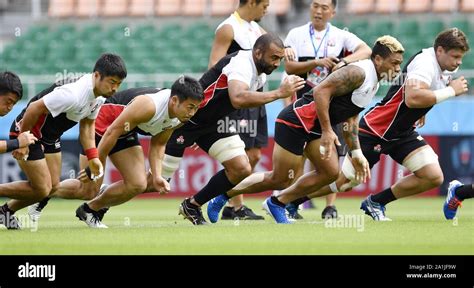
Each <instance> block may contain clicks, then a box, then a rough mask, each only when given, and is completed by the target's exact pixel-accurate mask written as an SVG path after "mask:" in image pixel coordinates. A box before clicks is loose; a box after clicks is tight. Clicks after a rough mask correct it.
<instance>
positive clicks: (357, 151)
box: [351, 149, 364, 158]
mask: <svg viewBox="0 0 474 288" xmlns="http://www.w3.org/2000/svg"><path fill="white" fill-rule="evenodd" d="M351 158H364V153H362V149H355V150H352V151H351Z"/></svg>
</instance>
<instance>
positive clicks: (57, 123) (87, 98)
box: [15, 74, 105, 143]
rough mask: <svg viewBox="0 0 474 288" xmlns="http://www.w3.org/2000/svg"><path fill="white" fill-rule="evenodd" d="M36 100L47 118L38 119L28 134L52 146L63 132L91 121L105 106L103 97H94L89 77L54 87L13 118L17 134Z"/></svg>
mask: <svg viewBox="0 0 474 288" xmlns="http://www.w3.org/2000/svg"><path fill="white" fill-rule="evenodd" d="M40 99H43V101H44V104H45V106H46V108H47V109H48V111H49V114H45V115H41V116H40V118H39V119H38V121H37V122H36V124H35V126H34V127H33V128H32V129H31V132H32V133H33V134H34V135H35V136H36V137H37V138H38V139H42V140H43V142H45V143H55V142H56V141H57V140H58V139H60V137H61V135H62V134H63V133H64V132H66V131H67V130H69V129H71V128H72V127H74V126H75V125H76V124H77V123H78V122H80V121H81V120H82V119H85V118H88V119H95V118H96V117H97V114H98V113H99V110H100V107H101V106H102V104H103V103H104V102H105V98H104V97H101V96H99V97H95V95H94V85H93V76H92V74H86V75H84V76H82V77H80V78H77V79H74V80H65V81H63V82H61V83H59V82H58V83H55V84H53V85H52V86H51V87H49V88H47V89H45V90H43V91H41V92H40V93H39V94H38V95H36V96H35V97H33V98H32V99H31V100H30V102H29V103H28V105H27V107H25V109H23V111H22V112H21V113H20V115H18V116H17V118H16V120H15V125H16V127H15V130H16V131H17V132H19V131H20V125H21V124H20V123H21V121H22V119H23V116H24V114H25V112H26V109H27V108H28V106H29V105H30V104H31V103H33V102H35V101H37V100H40Z"/></svg>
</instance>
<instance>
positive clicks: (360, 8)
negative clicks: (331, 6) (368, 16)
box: [346, 0, 375, 14]
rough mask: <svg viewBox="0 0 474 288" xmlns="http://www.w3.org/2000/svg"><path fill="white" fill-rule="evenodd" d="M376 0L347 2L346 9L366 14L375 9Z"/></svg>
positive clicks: (350, 11)
mask: <svg viewBox="0 0 474 288" xmlns="http://www.w3.org/2000/svg"><path fill="white" fill-rule="evenodd" d="M374 2H375V0H352V1H349V3H347V6H346V10H347V12H349V13H354V14H364V13H370V12H372V11H374Z"/></svg>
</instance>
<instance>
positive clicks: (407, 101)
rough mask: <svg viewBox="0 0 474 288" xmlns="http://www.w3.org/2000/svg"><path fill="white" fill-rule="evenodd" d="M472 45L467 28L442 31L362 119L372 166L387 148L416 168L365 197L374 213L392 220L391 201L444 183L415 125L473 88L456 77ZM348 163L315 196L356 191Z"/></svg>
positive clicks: (363, 138)
mask: <svg viewBox="0 0 474 288" xmlns="http://www.w3.org/2000/svg"><path fill="white" fill-rule="evenodd" d="M468 50H469V45H468V42H467V39H466V36H465V34H464V33H463V32H462V31H460V30H458V29H456V28H452V29H447V30H445V31H443V32H441V33H440V34H439V35H438V36H437V37H436V39H435V41H434V45H433V47H431V48H427V49H423V50H422V51H420V52H419V53H417V54H416V55H414V56H413V57H412V58H411V59H410V60H409V61H408V63H407V64H406V66H405V68H404V70H403V73H402V75H401V77H400V79H399V81H397V84H395V85H392V87H391V88H390V90H389V91H388V93H387V96H385V98H384V99H383V100H382V101H381V102H380V103H378V104H377V105H375V106H374V107H373V108H371V109H370V110H369V111H368V112H367V113H366V114H365V115H364V117H363V118H362V119H361V120H360V124H359V126H360V131H359V138H360V144H361V149H362V152H363V154H364V156H365V157H366V158H367V160H368V161H369V165H370V167H373V166H374V165H375V164H376V163H377V162H378V161H379V159H380V155H381V154H386V155H389V156H390V157H392V158H393V159H394V160H395V161H396V162H398V163H399V164H401V165H403V166H404V167H406V168H408V170H410V171H411V172H412V173H413V174H411V175H408V176H406V177H403V178H402V179H400V180H398V181H397V182H396V183H395V184H394V185H392V186H391V187H389V188H387V189H385V190H384V191H382V192H380V193H378V194H375V195H371V196H369V197H367V199H365V200H364V201H363V202H362V204H361V209H362V210H364V212H365V213H366V214H368V215H370V216H371V217H372V219H374V220H376V221H389V220H390V219H389V218H388V217H386V216H385V209H386V208H385V205H387V204H388V203H390V202H393V201H395V200H397V199H400V198H404V197H408V196H411V195H416V194H419V193H422V192H424V191H428V190H430V189H432V188H435V187H438V186H440V185H441V184H442V183H443V172H442V170H441V167H440V165H439V162H438V156H437V155H436V153H435V152H434V151H433V149H432V148H431V147H430V146H429V145H428V144H427V143H426V142H425V140H424V139H423V138H422V137H421V136H420V135H419V134H418V132H416V131H415V126H416V123H417V121H418V120H420V119H422V118H423V117H424V116H425V114H426V113H428V112H429V111H430V109H431V108H433V106H434V105H436V104H439V103H441V102H443V101H446V100H448V99H450V98H453V97H455V96H459V95H462V94H464V93H466V92H467V90H468V88H467V81H466V79H464V77H462V76H461V77H459V78H458V79H456V80H453V79H452V74H453V73H454V72H455V71H457V69H458V67H459V66H460V65H461V63H462V58H463V56H464V54H465V53H466V52H467V51H468ZM345 164H347V165H343V169H342V173H341V174H340V176H339V178H338V179H337V181H336V182H334V183H331V185H329V186H327V187H324V188H323V189H321V190H320V191H317V192H314V193H312V194H311V195H310V197H311V198H314V197H320V196H324V195H327V194H330V193H337V192H345V191H350V190H351V189H352V188H353V187H355V186H357V185H358V184H359V183H358V182H357V181H355V179H353V177H352V176H351V174H352V171H353V168H352V167H351V165H350V162H349V161H346V162H345ZM295 188H297V187H295ZM316 190H317V189H313V190H312V191H316ZM453 207H454V206H453Z"/></svg>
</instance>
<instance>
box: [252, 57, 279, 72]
mask: <svg viewBox="0 0 474 288" xmlns="http://www.w3.org/2000/svg"><path fill="white" fill-rule="evenodd" d="M255 66H257V70H258V71H260V72H263V73H265V74H267V75H270V74H272V72H273V70H275V67H273V66H272V65H269V64H267V63H266V62H265V61H263V60H259V61H258V62H257V63H255Z"/></svg>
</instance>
